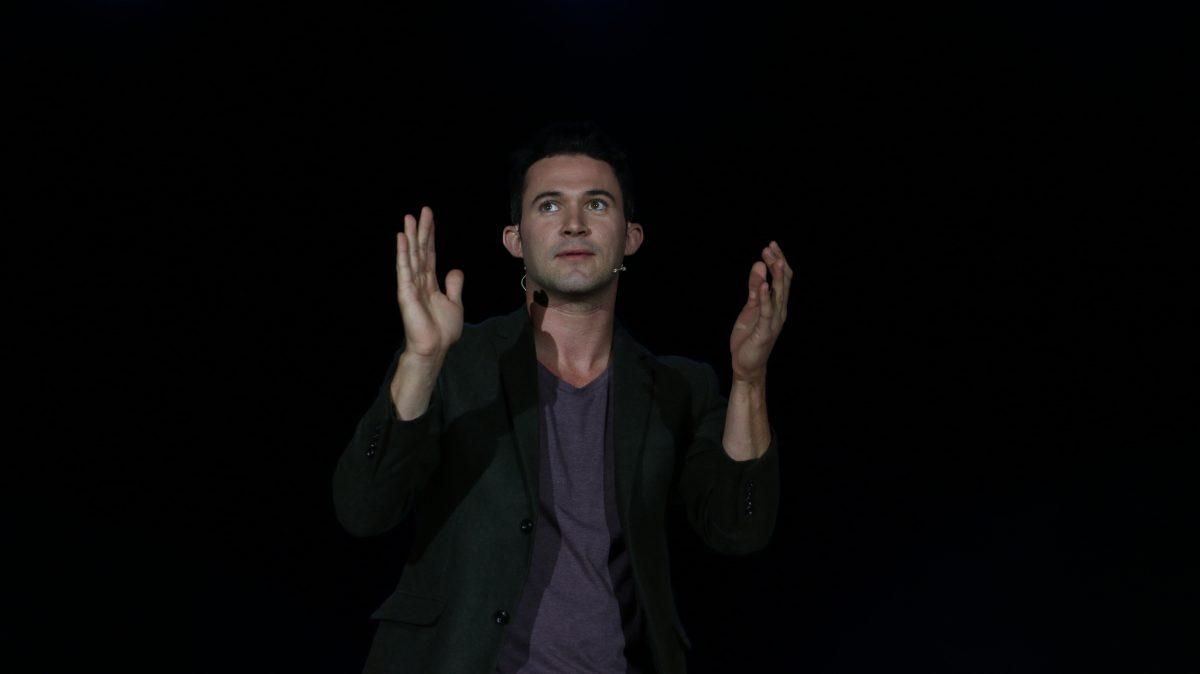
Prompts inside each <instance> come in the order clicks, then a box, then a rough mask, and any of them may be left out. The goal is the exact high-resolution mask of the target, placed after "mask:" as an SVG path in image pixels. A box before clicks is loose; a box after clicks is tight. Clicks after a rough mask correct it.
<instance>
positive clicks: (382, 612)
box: [371, 590, 445, 625]
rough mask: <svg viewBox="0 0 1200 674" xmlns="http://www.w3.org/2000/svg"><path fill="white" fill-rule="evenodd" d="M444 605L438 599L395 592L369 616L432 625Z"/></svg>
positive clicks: (443, 602)
mask: <svg viewBox="0 0 1200 674" xmlns="http://www.w3.org/2000/svg"><path fill="white" fill-rule="evenodd" d="M444 604H445V601H444V600H443V599H441V598H440V597H425V596H422V595H417V594H410V593H408V592H401V591H399V590H397V591H395V592H393V593H392V596H390V597H388V598H387V600H385V601H384V602H383V605H382V606H380V607H379V608H378V609H376V610H375V612H374V613H372V614H371V619H373V620H392V621H395V622H401V623H408V624H410V625H432V624H434V623H435V622H437V619H438V616H439V615H441V613H442V607H443V605H444Z"/></svg>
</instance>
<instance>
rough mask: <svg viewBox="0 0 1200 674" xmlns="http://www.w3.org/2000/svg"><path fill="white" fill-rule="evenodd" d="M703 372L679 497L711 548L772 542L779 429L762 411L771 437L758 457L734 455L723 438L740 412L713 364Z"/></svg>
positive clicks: (749, 548)
mask: <svg viewBox="0 0 1200 674" xmlns="http://www.w3.org/2000/svg"><path fill="white" fill-rule="evenodd" d="M699 372H700V377H701V378H702V379H701V382H700V383H699V384H698V385H697V388H698V389H699V394H698V396H697V397H696V402H695V408H694V409H695V415H696V416H695V419H696V421H695V424H696V425H695V432H694V434H693V436H692V442H691V445H690V446H689V447H688V450H687V452H686V453H685V455H684V459H683V468H682V470H681V473H680V477H679V481H678V482H677V490H678V494H677V497H676V498H677V500H682V502H683V504H684V507H685V510H686V512H687V518H688V522H689V523H690V524H691V526H692V528H693V529H694V530H695V531H696V533H697V534H698V535H699V536H700V538H701V539H702V540H703V541H704V543H705V544H706V545H708V547H710V548H712V549H713V550H716V551H717V552H720V553H723V554H745V553H749V552H754V551H756V550H760V549H762V548H764V547H766V545H767V543H768V542H769V541H770V539H771V533H772V531H773V530H774V528H775V518H776V513H777V511H778V509H779V451H778V448H777V439H776V437H775V431H774V429H773V428H771V426H770V424H768V423H767V422H766V414H765V410H764V412H763V415H762V422H763V423H764V424H766V439H767V441H766V444H765V446H764V447H763V450H762V452H761V453H760V454H759V456H758V457H757V458H752V459H748V460H741V461H739V460H737V459H735V458H734V456H733V454H734V453H735V452H731V451H730V449H731V448H730V447H729V446H728V445H726V444H725V440H724V438H727V437H729V436H730V428H729V420H730V419H731V418H733V417H735V416H737V415H739V414H741V413H740V412H739V411H738V410H737V408H736V406H735V405H733V404H731V403H730V402H727V401H726V399H725V398H724V397H723V396H721V395H720V392H719V390H718V383H717V373H716V370H714V369H713V368H712V366H710V365H702V366H701V367H700V368H699ZM736 389H737V386H736V384H735V386H734V391H735V392H736ZM735 449H736V448H735Z"/></svg>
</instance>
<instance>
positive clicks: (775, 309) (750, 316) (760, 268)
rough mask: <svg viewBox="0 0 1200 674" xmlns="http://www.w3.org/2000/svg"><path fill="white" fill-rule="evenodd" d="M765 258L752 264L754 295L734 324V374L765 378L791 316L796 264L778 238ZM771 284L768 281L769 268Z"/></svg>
mask: <svg viewBox="0 0 1200 674" xmlns="http://www.w3.org/2000/svg"><path fill="white" fill-rule="evenodd" d="M762 256H763V260H765V262H763V260H759V261H756V262H755V263H754V265H753V266H751V267H750V284H749V285H750V297H749V299H747V301H746V306H745V307H743V308H742V312H741V313H740V314H738V317H737V320H736V321H734V324H733V334H732V335H730V337H729V352H730V354H731V355H732V356H733V378H734V379H735V380H742V381H761V380H762V379H764V378H765V377H766V372H767V357H768V356H770V355H771V349H772V348H773V347H774V346H775V340H776V338H778V337H779V331H780V330H782V329H783V322H784V321H785V320H787V300H788V288H789V287H790V286H791V284H792V268H791V267H790V266H788V263H787V260H786V259H785V258H784V257H783V251H782V250H780V248H779V244H777V243H775V242H774V241H772V242H771V244H770V245H769V246H767V247H766V248H763V251H762ZM768 268H769V269H770V270H771V284H770V285H768V284H767V269H768Z"/></svg>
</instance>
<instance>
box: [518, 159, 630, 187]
mask: <svg viewBox="0 0 1200 674" xmlns="http://www.w3.org/2000/svg"><path fill="white" fill-rule="evenodd" d="M596 188H599V189H606V190H608V191H610V192H612V193H613V194H620V192H619V187H618V184H617V176H616V174H615V173H613V170H612V167H611V166H609V165H608V162H605V161H600V160H599V159H593V158H591V157H589V156H587V155H582V154H570V155H555V156H553V157H542V158H541V159H539V160H537V161H536V162H534V163H533V165H531V166H530V167H529V170H528V171H527V172H526V173H525V191H526V193H533V194H537V193H539V192H545V191H560V192H567V193H570V192H583V191H585V190H590V189H596Z"/></svg>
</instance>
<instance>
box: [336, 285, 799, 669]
mask: <svg viewBox="0 0 1200 674" xmlns="http://www.w3.org/2000/svg"><path fill="white" fill-rule="evenodd" d="M612 349H613V351H612V357H613V358H614V362H613V370H612V374H611V376H612V386H614V387H615V388H614V390H613V404H614V405H615V406H616V408H615V410H614V415H613V429H614V430H613V432H614V438H613V440H614V444H613V447H614V452H615V466H616V474H615V476H614V477H615V488H616V495H617V504H618V511H619V514H620V521H621V526H622V528H623V530H624V532H625V536H626V539H627V543H628V547H629V555H630V560H631V564H632V567H633V577H634V583H635V587H636V593H637V598H638V601H639V602H640V604H641V606H642V609H643V611H644V615H645V618H646V619H645V626H646V633H645V636H646V638H647V640H648V643H649V646H650V650H651V653H652V654H653V659H654V664H655V669H656V671H657V672H660V673H661V674H674V673H676V672H684V671H686V661H685V654H684V649H685V648H690V644H689V643H688V640H687V636H686V635H685V633H684V631H683V627H682V625H681V624H680V622H679V617H678V614H677V613H676V610H675V601H674V597H673V595H672V592H671V581H670V571H669V567H668V560H667V541H666V535H665V531H664V523H665V515H666V512H667V508H668V506H682V507H683V508H684V509H685V510H686V514H687V518H688V520H689V521H690V523H691V525H692V527H694V528H695V530H696V532H697V533H698V534H699V535H700V537H701V538H702V539H703V540H704V541H705V542H706V543H707V545H709V546H710V547H712V548H713V549H714V550H717V551H719V552H722V553H726V554H739V553H747V552H752V551H755V550H758V549H760V548H762V547H763V546H765V545H766V544H767V542H768V540H769V539H770V537H771V531H772V529H773V528H774V525H775V515H776V511H777V508H778V501H779V459H778V448H777V447H776V439H775V429H774V428H773V427H772V428H771V444H770V447H769V448H768V449H767V453H766V454H765V455H763V456H762V457H760V458H758V459H755V460H751V461H741V462H739V461H734V460H732V459H730V458H729V456H728V455H727V454H726V453H725V450H724V449H723V448H722V444H721V443H722V440H721V438H722V434H723V432H724V427H725V408H726V398H725V397H724V396H722V395H721V394H720V392H719V391H718V385H717V375H716V371H715V370H713V368H712V367H711V366H710V365H707V364H704V363H699V362H697V361H694V360H690V359H688V358H683V357H679V356H657V357H656V356H654V355H653V354H651V353H650V352H648V351H647V350H646V349H645V348H644V347H642V346H641V345H640V344H638V343H637V342H636V341H634V340H633V338H632V337H631V336H630V335H629V333H628V332H626V331H625V329H624V328H623V327H622V325H621V323H620V321H619V320H615V321H614V329H613V345H612ZM403 350H404V346H403V343H402V344H401V347H400V349H399V350H397V351H396V354H395V356H394V357H393V359H392V364H391V366H390V367H389V368H388V372H387V375H386V376H385V377H384V380H383V385H382V386H381V388H380V391H379V394H378V396H377V397H376V399H375V402H374V403H373V404H372V405H371V407H370V409H368V410H367V412H366V414H365V415H363V417H362V419H361V420H360V421H359V423H358V426H357V428H356V429H355V432H354V436H353V438H352V439H351V440H350V444H349V445H348V446H347V447H346V449H345V451H344V452H343V454H342V456H341V458H340V459H339V460H338V464H337V468H336V470H335V472H334V476H333V500H334V506H335V510H336V512H337V517H338V520H339V521H340V522H341V524H342V526H343V527H344V528H345V529H346V531H348V532H349V533H350V534H352V535H355V536H373V535H377V534H382V533H384V532H386V531H388V530H390V529H391V528H392V527H394V526H395V525H396V524H398V523H399V522H400V521H401V520H402V519H404V518H405V517H409V516H412V517H414V518H415V521H414V523H413V524H414V527H415V529H414V530H415V537H414V541H413V545H412V549H411V552H410V554H409V558H408V561H407V562H406V564H405V566H404V570H403V572H402V573H401V575H400V582H399V585H398V587H397V588H396V590H395V592H393V593H392V595H391V596H389V597H388V598H387V600H386V601H384V602H383V605H382V606H380V607H379V609H378V610H377V611H375V613H374V614H372V616H371V617H372V618H373V619H376V620H378V621H379V623H378V626H377V628H376V632H375V638H374V641H373V643H372V646H371V651H370V654H369V656H368V657H367V663H366V668H365V670H364V671H365V672H368V673H384V672H387V673H389V674H399V673H400V672H406V673H407V672H415V673H419V674H437V673H441V672H445V673H447V674H471V673H475V672H478V673H480V674H486V673H488V672H491V671H492V670H493V668H494V667H495V664H494V663H495V661H496V659H497V657H498V655H499V652H500V644H501V640H502V639H503V638H504V632H505V629H506V625H507V624H508V621H507V620H506V618H507V617H508V616H509V615H511V612H512V611H514V610H515V607H516V606H517V602H518V598H519V597H520V594H521V589H522V586H523V585H524V583H525V579H526V576H527V575H528V574H529V568H530V560H531V557H532V551H533V536H532V535H531V530H532V529H534V528H536V527H537V526H538V523H537V519H536V518H537V512H538V509H537V508H536V504H537V498H538V484H537V479H538V469H537V460H538V423H539V422H538V419H539V414H538V399H537V396H538V386H537V361H536V355H535V351H534V344H533V325H532V321H531V319H530V317H529V314H528V311H527V309H526V307H525V306H524V305H522V306H521V307H519V308H518V309H517V310H515V311H513V312H512V313H510V314H508V315H507V316H495V317H492V318H490V319H487V320H485V321H483V322H482V323H479V324H467V325H464V326H463V333H462V337H461V338H460V339H459V340H458V341H457V342H455V343H454V345H453V346H451V348H450V350H449V351H448V352H447V354H446V358H445V360H444V361H443V365H442V370H441V373H440V374H439V375H438V379H437V385H436V387H435V389H434V392H433V397H432V398H431V399H430V403H429V407H428V408H427V409H426V410H425V412H424V413H422V415H421V416H419V417H417V418H415V419H410V420H407V421H404V420H400V419H399V418H398V417H397V416H396V413H395V408H394V407H393V405H392V401H391V394H390V389H389V382H390V381H391V378H392V375H393V373H394V372H395V368H396V363H397V361H398V359H399V356H400V353H402V352H403ZM531 522H532V527H531V526H530V523H531ZM502 612H505V613H502Z"/></svg>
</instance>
